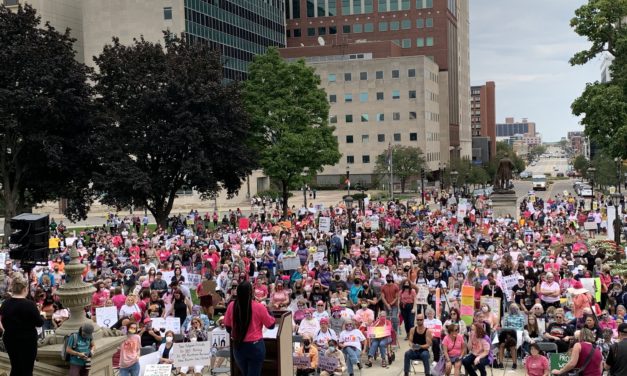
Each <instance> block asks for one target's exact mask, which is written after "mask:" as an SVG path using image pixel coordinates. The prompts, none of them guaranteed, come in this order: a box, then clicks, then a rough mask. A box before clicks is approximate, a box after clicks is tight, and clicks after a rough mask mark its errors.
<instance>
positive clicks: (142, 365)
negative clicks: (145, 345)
mask: <svg viewBox="0 0 627 376" xmlns="http://www.w3.org/2000/svg"><path fill="white" fill-rule="evenodd" d="M96 351H97V350H96ZM159 356H160V354H159V351H155V352H153V353H150V354H148V355H144V356H140V357H139V374H140V375H144V374H145V373H146V367H148V366H149V365H151V364H153V365H154V364H158V363H159Z"/></svg>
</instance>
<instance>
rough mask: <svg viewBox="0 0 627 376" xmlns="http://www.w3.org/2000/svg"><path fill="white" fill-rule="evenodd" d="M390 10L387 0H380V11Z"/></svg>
mask: <svg viewBox="0 0 627 376" xmlns="http://www.w3.org/2000/svg"><path fill="white" fill-rule="evenodd" d="M387 10H388V3H387V0H379V12H385V11H387Z"/></svg>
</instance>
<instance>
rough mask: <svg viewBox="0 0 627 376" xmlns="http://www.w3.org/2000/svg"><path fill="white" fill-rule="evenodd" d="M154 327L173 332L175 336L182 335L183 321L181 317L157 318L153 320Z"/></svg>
mask: <svg viewBox="0 0 627 376" xmlns="http://www.w3.org/2000/svg"><path fill="white" fill-rule="evenodd" d="M152 327H153V328H154V329H165V330H166V331H168V330H171V331H173V332H174V333H175V334H180V333H181V319H180V318H179V317H166V318H165V319H163V318H161V317H155V318H153V319H152Z"/></svg>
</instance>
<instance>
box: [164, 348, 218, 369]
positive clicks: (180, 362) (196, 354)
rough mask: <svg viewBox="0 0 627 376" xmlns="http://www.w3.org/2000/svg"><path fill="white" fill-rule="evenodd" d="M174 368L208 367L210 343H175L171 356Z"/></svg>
mask: <svg viewBox="0 0 627 376" xmlns="http://www.w3.org/2000/svg"><path fill="white" fill-rule="evenodd" d="M171 357H172V360H173V361H174V366H175V367H182V366H188V367H193V366H200V365H203V366H208V365H209V363H210V361H211V343H209V342H180V343H175V344H174V348H173V352H172V354H171Z"/></svg>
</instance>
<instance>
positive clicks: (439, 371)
mask: <svg viewBox="0 0 627 376" xmlns="http://www.w3.org/2000/svg"><path fill="white" fill-rule="evenodd" d="M445 368H446V359H444V357H443V356H440V360H438V364H436V365H435V367H434V368H433V369H432V370H431V375H432V376H442V375H444V370H445Z"/></svg>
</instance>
